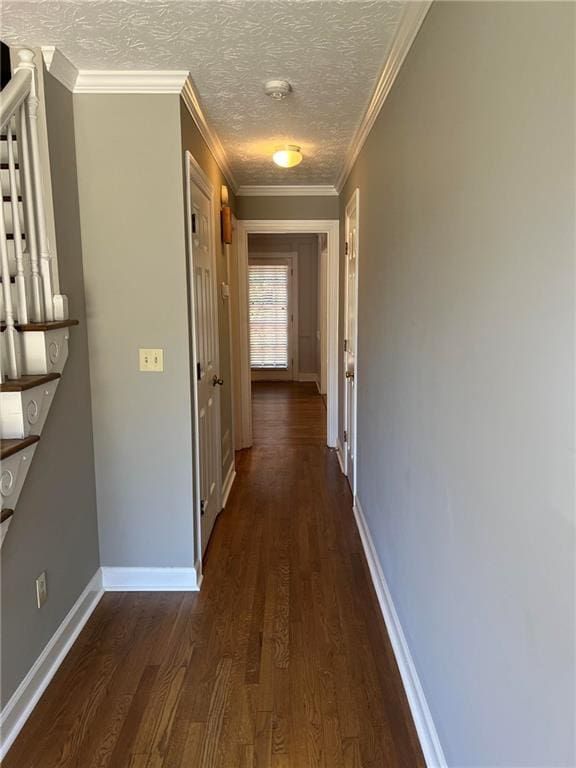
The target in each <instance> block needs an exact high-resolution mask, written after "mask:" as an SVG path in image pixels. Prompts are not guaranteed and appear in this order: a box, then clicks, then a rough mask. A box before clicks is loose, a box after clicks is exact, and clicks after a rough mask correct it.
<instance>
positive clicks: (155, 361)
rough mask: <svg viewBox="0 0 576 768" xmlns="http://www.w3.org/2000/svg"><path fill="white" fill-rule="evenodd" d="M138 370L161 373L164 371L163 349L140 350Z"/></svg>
mask: <svg viewBox="0 0 576 768" xmlns="http://www.w3.org/2000/svg"><path fill="white" fill-rule="evenodd" d="M139 358H140V370H141V371H152V372H153V373H161V372H162V371H163V370H164V350H163V349H140V350H139Z"/></svg>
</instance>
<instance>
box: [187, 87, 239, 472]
mask: <svg viewBox="0 0 576 768" xmlns="http://www.w3.org/2000/svg"><path fill="white" fill-rule="evenodd" d="M180 112H181V118H180V119H181V132H182V155H184V152H185V151H186V150H188V151H189V152H191V154H192V155H193V157H194V158H195V160H196V162H197V163H198V164H199V165H200V167H201V168H202V170H203V171H204V173H205V174H206V175H207V176H208V178H209V179H210V181H211V182H212V184H214V188H215V189H216V191H217V193H218V195H219V194H220V188H221V187H222V185H223V184H224V185H226V186H228V188H229V189H228V191H229V195H230V207H231V208H232V212H234V211H235V208H236V198H235V197H234V194H233V193H232V190H231V189H230V186H229V184H228V181H227V180H226V179H225V178H224V176H223V174H222V171H221V170H220V168H219V167H218V164H217V163H216V161H215V159H214V157H213V156H212V154H211V152H210V150H209V149H208V146H207V145H206V142H205V141H204V139H203V138H202V135H201V134H200V131H199V130H198V128H197V126H196V124H195V122H194V120H193V119H192V117H191V115H190V112H189V111H188V109H187V108H186V106H185V105H184V103H183V102H180ZM215 231H216V270H217V279H218V292H217V293H218V334H219V347H220V377H221V378H222V379H223V380H224V385H223V386H222V387H221V388H220V425H221V432H222V434H221V441H222V452H221V456H222V480H223V481H224V480H225V479H226V476H227V474H228V471H229V470H230V466H231V465H232V463H233V462H234V446H233V442H234V441H233V439H232V436H233V431H234V428H233V421H234V419H233V415H232V368H231V353H230V317H229V313H230V300H229V299H225V298H223V297H222V291H221V290H220V286H221V284H222V283H228V284H230V275H229V274H228V263H227V262H228V259H227V256H228V248H229V246H227V245H223V244H222V234H221V224H220V217H219V216H218V220H217V221H216V230H215Z"/></svg>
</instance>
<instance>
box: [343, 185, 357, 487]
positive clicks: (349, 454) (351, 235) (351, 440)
mask: <svg viewBox="0 0 576 768" xmlns="http://www.w3.org/2000/svg"><path fill="white" fill-rule="evenodd" d="M358 197H359V195H358V190H356V191H355V192H354V194H353V195H352V198H351V200H350V202H349V203H348V205H347V206H346V311H345V330H344V332H345V340H344V375H345V382H344V387H345V395H344V402H345V414H346V418H345V430H346V433H345V435H344V439H345V445H344V448H345V468H346V475H347V476H348V481H349V483H350V487H351V489H352V492H353V493H354V492H355V491H356V485H355V482H356V368H357V357H356V355H357V351H356V346H357V341H358Z"/></svg>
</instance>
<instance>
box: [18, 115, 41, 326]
mask: <svg viewBox="0 0 576 768" xmlns="http://www.w3.org/2000/svg"><path fill="white" fill-rule="evenodd" d="M16 130H17V132H18V161H19V164H20V181H21V183H22V198H23V201H24V203H23V206H24V223H25V227H26V247H27V250H28V253H29V254H30V267H31V270H32V307H31V315H32V322H34V323H41V322H42V321H43V320H44V303H43V300H42V280H41V278H40V260H39V258H38V242H37V240H36V216H35V212H34V195H33V193H32V175H31V172H30V151H29V140H28V133H29V132H28V125H27V121H26V111H25V107H24V106H22V107H21V108H20V109H19V110H18V120H17V123H16Z"/></svg>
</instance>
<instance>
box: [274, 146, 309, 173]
mask: <svg viewBox="0 0 576 768" xmlns="http://www.w3.org/2000/svg"><path fill="white" fill-rule="evenodd" d="M272 160H274V162H275V163H276V165H279V166H280V167H281V168H294V167H295V166H296V165H300V163H301V162H302V152H301V151H300V147H297V146H296V145H295V144H287V145H286V146H285V147H281V148H280V149H277V150H276V152H274V154H273V155H272Z"/></svg>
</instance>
